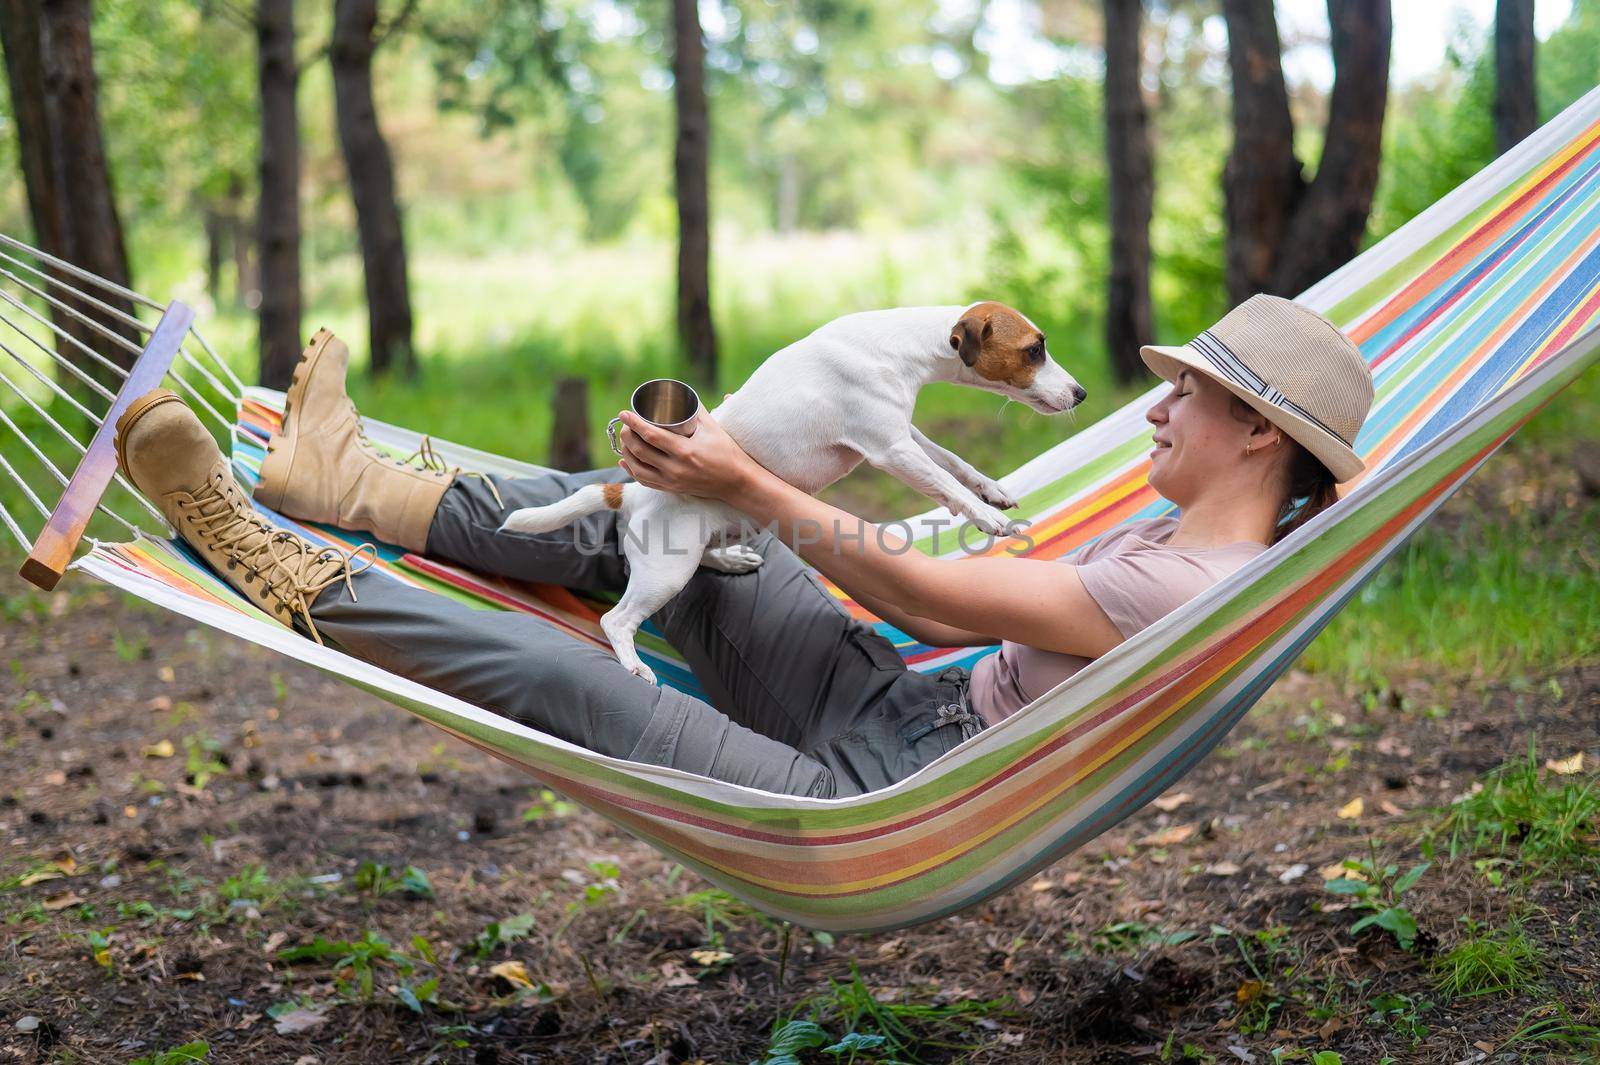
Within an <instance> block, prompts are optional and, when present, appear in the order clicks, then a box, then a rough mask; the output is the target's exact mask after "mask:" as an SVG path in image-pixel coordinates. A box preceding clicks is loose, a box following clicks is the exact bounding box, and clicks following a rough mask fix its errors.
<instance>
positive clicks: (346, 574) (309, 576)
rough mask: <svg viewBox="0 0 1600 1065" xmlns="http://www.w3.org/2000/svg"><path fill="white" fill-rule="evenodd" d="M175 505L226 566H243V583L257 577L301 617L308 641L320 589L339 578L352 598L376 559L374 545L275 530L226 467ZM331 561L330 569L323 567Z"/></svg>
mask: <svg viewBox="0 0 1600 1065" xmlns="http://www.w3.org/2000/svg"><path fill="white" fill-rule="evenodd" d="M178 506H179V507H180V508H181V509H182V510H183V511H184V512H185V513H186V514H187V516H188V523H189V525H190V527H191V528H192V529H193V530H194V531H195V533H197V534H198V535H199V536H201V537H202V538H203V539H206V540H208V541H209V542H210V546H211V549H212V550H214V551H217V552H220V553H222V554H225V555H226V556H227V558H228V562H229V568H230V569H231V568H233V565H234V564H238V565H242V566H244V567H245V573H246V578H245V579H246V582H248V581H251V580H255V579H258V578H259V579H260V580H261V582H262V587H261V592H262V595H263V597H264V598H266V599H268V600H277V602H278V603H279V604H280V605H281V606H282V607H283V608H284V609H286V610H288V611H290V612H293V613H295V614H298V615H299V616H300V617H302V618H304V619H305V623H306V628H307V629H308V630H310V632H311V637H312V639H314V640H316V641H317V643H319V644H322V642H323V640H322V634H321V633H320V632H318V631H317V625H316V622H315V621H313V620H312V617H311V604H312V603H313V602H314V601H315V600H316V598H317V596H318V595H320V594H321V593H322V591H323V590H324V589H326V588H328V587H330V586H332V585H334V584H337V583H338V582H340V581H343V582H344V584H345V588H346V589H347V590H348V591H349V593H350V599H351V601H352V602H354V601H355V599H356V589H355V585H354V583H353V579H354V577H355V576H356V574H358V573H363V572H365V571H366V570H368V569H370V568H371V567H372V566H373V565H374V564H375V563H376V562H377V560H378V558H377V548H376V547H374V546H373V545H372V544H362V545H361V546H360V547H358V548H356V549H355V550H354V551H349V552H346V551H341V550H339V549H338V548H335V547H317V546H316V545H315V544H313V543H311V542H310V541H309V540H306V539H305V538H303V537H301V536H299V535H298V534H296V533H293V532H290V531H289V530H287V529H278V528H274V527H273V526H272V525H270V524H268V523H267V521H266V520H265V519H263V518H262V517H261V516H260V515H259V514H257V513H256V512H255V511H254V510H253V509H252V508H251V507H250V504H249V502H248V501H246V500H245V499H244V498H243V497H242V495H241V493H240V492H239V491H238V489H237V487H235V485H234V482H233V478H232V477H230V476H228V474H227V473H226V472H224V471H218V472H217V473H215V474H213V475H212V477H211V479H210V480H209V481H207V482H206V484H205V486H204V487H202V488H201V489H200V491H198V492H196V493H195V494H194V495H192V496H191V497H190V498H189V499H186V500H180V501H179V502H178ZM364 552H370V553H369V554H366V555H365V557H364V558H363V559H362V561H364V562H365V565H363V566H361V567H360V568H359V569H357V568H355V565H354V563H355V562H356V560H357V557H358V556H361V555H363V553H364ZM330 563H331V564H333V568H332V569H331V570H329V569H327V565H328V564H330ZM324 646H326V645H324Z"/></svg>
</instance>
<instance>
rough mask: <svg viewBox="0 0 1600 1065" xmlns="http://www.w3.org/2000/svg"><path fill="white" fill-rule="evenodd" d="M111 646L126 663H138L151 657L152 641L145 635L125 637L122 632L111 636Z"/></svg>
mask: <svg viewBox="0 0 1600 1065" xmlns="http://www.w3.org/2000/svg"><path fill="white" fill-rule="evenodd" d="M111 645H112V646H113V647H114V648H116V651H117V657H118V658H120V659H121V660H122V661H124V662H137V661H139V660H140V659H141V658H148V657H149V655H150V641H149V640H148V639H147V638H146V637H145V636H144V635H143V634H136V635H133V636H124V635H122V633H121V632H120V631H118V632H114V633H112V634H111Z"/></svg>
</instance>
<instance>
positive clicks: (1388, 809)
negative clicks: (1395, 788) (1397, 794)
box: [1378, 799, 1405, 817]
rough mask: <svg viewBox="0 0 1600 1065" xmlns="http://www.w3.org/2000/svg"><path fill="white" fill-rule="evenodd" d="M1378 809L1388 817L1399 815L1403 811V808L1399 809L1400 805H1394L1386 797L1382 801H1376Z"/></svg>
mask: <svg viewBox="0 0 1600 1065" xmlns="http://www.w3.org/2000/svg"><path fill="white" fill-rule="evenodd" d="M1378 809H1380V810H1382V811H1383V812H1384V813H1386V814H1388V815H1389V816H1390V817H1399V816H1400V815H1401V814H1403V813H1405V811H1404V810H1402V809H1400V807H1398V806H1396V805H1395V804H1394V803H1392V802H1390V801H1389V800H1388V799H1384V800H1383V801H1382V802H1380V803H1378Z"/></svg>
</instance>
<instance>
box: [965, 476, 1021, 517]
mask: <svg viewBox="0 0 1600 1065" xmlns="http://www.w3.org/2000/svg"><path fill="white" fill-rule="evenodd" d="M973 491H975V492H977V493H978V498H979V499H981V500H983V501H984V502H985V503H987V504H989V505H990V506H991V507H998V508H999V509H1001V510H1015V509H1017V501H1016V499H1014V498H1013V497H1012V495H1011V493H1010V492H1007V491H1006V490H1005V489H1004V488H1001V487H1000V482H999V481H990V480H983V481H979V482H978V484H977V485H976V486H975V487H974V489H973Z"/></svg>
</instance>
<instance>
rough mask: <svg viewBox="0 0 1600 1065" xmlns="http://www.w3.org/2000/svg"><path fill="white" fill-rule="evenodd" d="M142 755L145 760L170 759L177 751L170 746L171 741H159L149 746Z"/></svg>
mask: <svg viewBox="0 0 1600 1065" xmlns="http://www.w3.org/2000/svg"><path fill="white" fill-rule="evenodd" d="M142 753H143V754H144V756H145V757H146V758H171V757H172V756H173V755H174V754H176V753H177V750H176V748H174V747H173V746H172V741H171V740H161V741H159V742H157V743H152V744H150V745H149V746H148V747H146V748H145V749H144V751H143V752H142Z"/></svg>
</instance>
